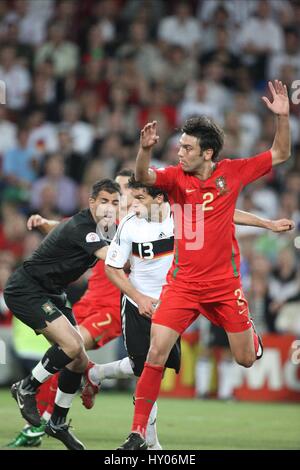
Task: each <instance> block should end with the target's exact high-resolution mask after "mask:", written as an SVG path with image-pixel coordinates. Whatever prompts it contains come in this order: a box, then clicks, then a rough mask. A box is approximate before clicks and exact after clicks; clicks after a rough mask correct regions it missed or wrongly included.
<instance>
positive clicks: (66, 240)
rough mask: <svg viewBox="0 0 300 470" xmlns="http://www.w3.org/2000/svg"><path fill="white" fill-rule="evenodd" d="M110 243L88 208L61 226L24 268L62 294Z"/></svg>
mask: <svg viewBox="0 0 300 470" xmlns="http://www.w3.org/2000/svg"><path fill="white" fill-rule="evenodd" d="M106 245H107V243H106V242H105V241H104V240H102V239H100V237H99V235H98V233H97V231H96V222H95V221H94V219H93V217H92V215H91V212H90V210H89V209H84V210H82V211H81V212H79V213H78V214H75V215H74V216H73V217H71V218H70V219H68V220H66V221H64V222H62V223H60V224H59V225H57V227H55V228H54V229H53V230H52V231H51V232H50V233H49V234H48V235H47V237H46V238H45V239H44V240H43V241H42V243H41V245H40V246H39V248H38V249H37V250H36V251H35V252H34V253H33V254H32V255H31V257H30V258H28V259H27V260H25V261H24V263H23V267H24V269H25V271H26V273H27V274H28V275H29V276H31V277H32V278H33V279H35V280H36V281H37V282H38V283H39V284H40V285H41V286H42V287H43V288H44V289H45V290H47V291H48V292H52V293H61V292H62V291H63V289H64V288H65V287H67V285H68V284H70V283H71V282H73V281H76V279H78V278H79V277H80V276H81V275H82V274H83V273H84V272H85V271H86V270H87V269H88V268H90V267H91V266H93V265H94V264H95V263H96V261H97V257H96V256H95V254H94V253H95V252H96V251H97V250H99V249H100V248H102V247H103V246H106Z"/></svg>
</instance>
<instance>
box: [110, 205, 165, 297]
mask: <svg viewBox="0 0 300 470" xmlns="http://www.w3.org/2000/svg"><path fill="white" fill-rule="evenodd" d="M173 250H174V223H173V217H172V215H171V213H170V210H169V213H168V215H167V217H166V218H165V219H164V220H163V221H162V222H148V221H147V220H146V219H144V218H140V217H137V216H136V214H135V213H131V214H128V215H127V216H126V217H124V219H123V220H122V221H121V223H120V225H119V227H118V230H117V233H116V235H115V237H114V239H113V240H112V242H111V244H110V246H109V249H108V252H107V256H106V260H105V264H108V265H109V266H112V267H114V268H123V266H124V265H125V263H126V262H127V260H129V261H130V269H131V272H130V275H129V280H130V282H131V284H132V285H133V286H134V287H135V288H136V289H137V290H138V291H139V292H141V293H142V294H144V295H148V296H150V297H153V298H155V299H158V298H159V296H160V293H161V290H162V287H163V285H164V284H165V283H166V276H167V273H168V271H169V269H170V267H171V265H172V261H173ZM129 300H130V302H132V303H133V304H134V305H136V304H135V302H133V300H132V299H130V298H129Z"/></svg>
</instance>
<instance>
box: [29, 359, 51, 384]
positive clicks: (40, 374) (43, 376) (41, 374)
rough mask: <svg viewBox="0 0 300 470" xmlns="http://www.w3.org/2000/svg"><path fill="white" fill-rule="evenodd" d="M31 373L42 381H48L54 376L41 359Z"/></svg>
mask: <svg viewBox="0 0 300 470" xmlns="http://www.w3.org/2000/svg"><path fill="white" fill-rule="evenodd" d="M31 374H32V375H33V377H34V378H35V379H36V380H38V381H39V382H41V383H44V382H46V380H47V379H49V377H52V375H53V374H51V372H48V371H47V370H46V369H45V367H44V366H43V364H42V362H41V361H40V362H39V363H38V364H37V365H36V366H35V368H34V369H33V370H32V372H31Z"/></svg>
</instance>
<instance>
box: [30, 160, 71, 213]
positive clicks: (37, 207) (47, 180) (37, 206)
mask: <svg viewBox="0 0 300 470" xmlns="http://www.w3.org/2000/svg"><path fill="white" fill-rule="evenodd" d="M49 194H50V199H51V198H52V196H53V194H55V204H54V208H56V209H57V210H58V211H59V213H60V214H62V215H71V214H73V213H74V212H75V211H76V208H77V188H76V184H75V182H74V181H73V180H71V178H69V177H68V176H65V170H64V160H63V157H62V156H61V155H60V154H58V153H55V154H53V155H50V156H49V157H48V159H47V161H46V162H45V176H43V177H42V178H39V179H37V180H36V181H35V183H34V184H33V187H32V192H31V208H32V210H34V211H36V212H39V213H41V208H42V196H44V199H46V200H48V196H49ZM43 216H44V217H45V215H44V214H43Z"/></svg>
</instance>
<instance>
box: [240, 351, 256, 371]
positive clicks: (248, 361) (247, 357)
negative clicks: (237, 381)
mask: <svg viewBox="0 0 300 470" xmlns="http://www.w3.org/2000/svg"><path fill="white" fill-rule="evenodd" d="M235 360H236V362H237V363H238V364H239V365H240V366H243V367H246V368H249V367H252V366H253V364H254V362H255V360H256V357H255V356H254V355H253V354H250V353H249V354H242V355H239V356H236V357H235Z"/></svg>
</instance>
